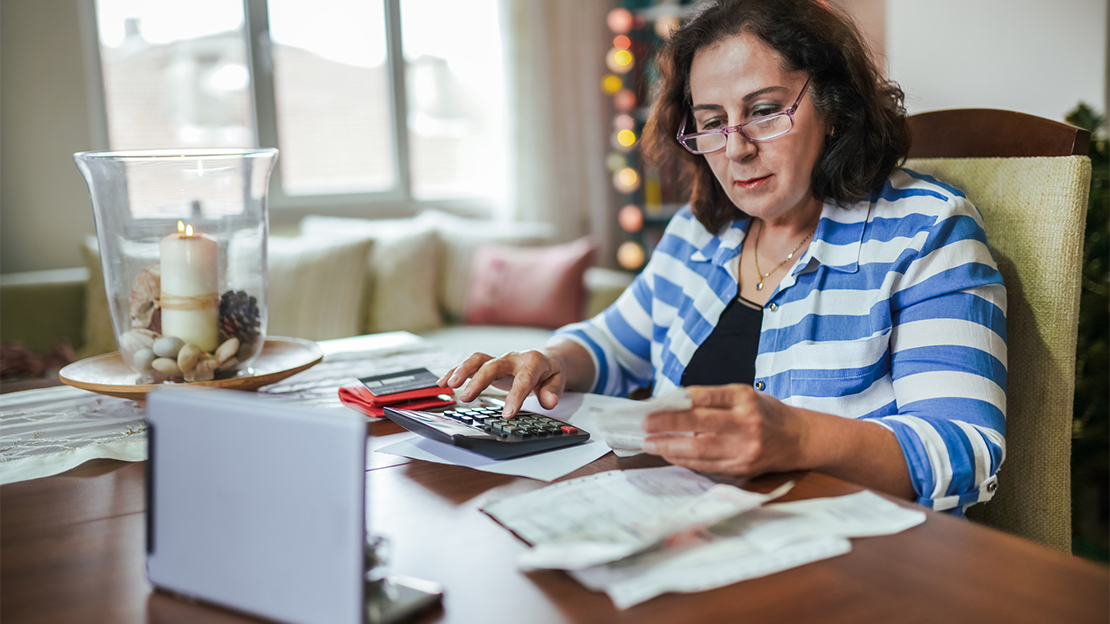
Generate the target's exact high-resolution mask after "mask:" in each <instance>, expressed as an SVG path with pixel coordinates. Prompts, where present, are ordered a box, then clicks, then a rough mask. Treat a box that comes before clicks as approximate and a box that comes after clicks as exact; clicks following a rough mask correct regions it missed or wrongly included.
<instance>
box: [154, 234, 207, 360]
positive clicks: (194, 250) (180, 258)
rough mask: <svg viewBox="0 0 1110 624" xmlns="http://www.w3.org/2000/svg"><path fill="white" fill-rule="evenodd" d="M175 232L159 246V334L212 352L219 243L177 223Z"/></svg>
mask: <svg viewBox="0 0 1110 624" xmlns="http://www.w3.org/2000/svg"><path fill="white" fill-rule="evenodd" d="M177 229H178V232H177V233H176V234H170V235H169V236H167V237H165V238H163V239H162V244H161V255H162V302H161V303H162V335H163V336H177V337H178V338H180V339H182V340H184V341H185V343H186V344H194V345H196V346H198V347H200V349H201V350H202V351H208V352H212V351H214V350H215V349H216V347H218V346H219V328H218V322H219V314H220V295H219V291H218V289H219V283H218V280H219V272H218V267H219V264H218V253H219V244H218V243H216V241H215V240H214V239H213V238H212V237H211V236H206V235H204V234H194V233H193V228H192V226H185V225H184V224H182V223H181V222H180V221H178V222H177ZM182 230H184V231H182Z"/></svg>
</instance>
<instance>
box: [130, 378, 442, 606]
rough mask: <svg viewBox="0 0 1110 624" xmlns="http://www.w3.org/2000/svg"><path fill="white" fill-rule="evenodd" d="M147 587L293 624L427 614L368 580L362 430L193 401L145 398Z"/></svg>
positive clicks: (264, 402) (326, 417)
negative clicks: (147, 451) (148, 584)
mask: <svg viewBox="0 0 1110 624" xmlns="http://www.w3.org/2000/svg"><path fill="white" fill-rule="evenodd" d="M147 420H148V432H147V433H148V437H149V449H150V451H149V460H148V462H147V481H146V482H147V488H148V491H147V576H148V578H149V579H150V582H151V584H153V585H154V586H155V587H157V588H159V589H161V590H164V591H167V592H170V593H173V594H177V595H180V596H182V597H185V598H187V599H190V600H199V601H203V602H208V603H212V604H215V605H219V606H222V607H225V608H229V609H232V610H235V611H241V612H245V613H248V614H251V615H255V616H261V617H264V618H268V619H272V620H276V621H279V622H289V623H296V624H302V623H304V624H316V623H320V624H323V623H328V624H333V623H339V624H366V623H368V622H370V623H378V622H393V621H398V620H400V619H403V618H405V617H407V616H409V615H413V614H415V613H417V612H419V611H422V610H424V609H426V608H430V607H433V606H435V605H437V604H439V602H440V599H441V596H442V591H441V590H440V589H439V587H438V586H437V585H435V584H433V583H427V582H425V581H419V580H417V579H404V578H390V579H388V580H386V581H382V582H371V581H368V580H367V576H366V573H367V572H368V570H367V569H366V568H367V561H370V560H373V557H372V556H368V555H369V554H368V552H367V547H366V544H367V529H366V509H367V507H366V420H365V418H364V417H363V416H362V415H360V414H356V413H354V412H351V413H343V412H315V411H310V410H306V409H303V408H298V407H295V406H292V405H289V404H287V403H282V402H280V401H278V400H274V399H272V398H267V397H264V396H263V395H254V394H248V393H244V392H237V391H232V390H217V389H212V388H198V387H173V388H165V389H162V388H159V389H155V390H154V391H152V392H150V393H149V394H148V395H147Z"/></svg>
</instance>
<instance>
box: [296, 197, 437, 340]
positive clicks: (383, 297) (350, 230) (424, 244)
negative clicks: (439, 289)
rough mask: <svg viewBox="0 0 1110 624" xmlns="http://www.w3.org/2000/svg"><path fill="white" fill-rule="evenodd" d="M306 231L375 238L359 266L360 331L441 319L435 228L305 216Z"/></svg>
mask: <svg viewBox="0 0 1110 624" xmlns="http://www.w3.org/2000/svg"><path fill="white" fill-rule="evenodd" d="M301 232H302V233H304V234H305V235H307V236H343V235H346V236H355V235H357V236H360V237H365V238H368V239H371V240H373V241H374V247H373V250H372V252H371V253H370V256H369V260H368V262H367V263H366V265H364V273H365V288H366V292H367V295H368V300H367V302H366V305H365V307H364V309H365V316H364V318H363V322H364V328H365V331H367V332H370V333H374V332H384V331H398V330H405V331H411V332H421V331H425V330H429V329H434V328H436V327H439V326H440V325H442V324H443V319H442V317H441V316H440V313H439V305H438V304H437V303H436V290H435V286H436V269H437V267H438V264H439V257H440V245H439V240H438V238H437V236H436V232H435V230H434V229H432V228H431V227H429V226H428V225H427V224H425V223H421V222H418V221H416V220H415V219H382V220H371V219H345V218H338V217H322V216H309V217H305V218H304V219H303V220H301Z"/></svg>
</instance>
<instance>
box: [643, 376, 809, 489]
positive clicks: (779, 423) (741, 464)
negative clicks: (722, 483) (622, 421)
mask: <svg viewBox="0 0 1110 624" xmlns="http://www.w3.org/2000/svg"><path fill="white" fill-rule="evenodd" d="M687 391H688V392H689V393H690V399H691V400H692V402H693V407H692V408H691V409H686V410H677V411H668V412H658V413H655V414H651V415H650V416H648V417H647V419H645V421H644V431H645V432H647V433H648V437H647V440H646V441H645V443H644V450H645V451H647V452H648V453H650V454H652V455H659V456H661V457H662V458H663V459H666V460H667V461H669V462H670V463H672V464H674V465H677V466H684V467H686V468H689V469H691V470H698V471H702V472H714V473H722V474H729V475H736V476H741V477H754V476H757V475H761V474H764V473H767V472H782V471H786V470H796V469H799V468H803V467H806V466H804V464H805V459H804V458H803V455H804V449H805V448H806V443H807V438H808V431H809V428H808V426H807V425H808V423H807V422H806V419H805V418H804V416H803V415H802V414H801V413H800V412H799V411H798V410H795V409H794V408H792V407H790V406H788V405H786V404H784V403H782V402H781V401H779V400H778V399H776V398H774V397H772V396H770V395H768V394H766V393H763V392H757V391H756V390H755V389H754V388H752V387H751V386H747V385H742V384H733V385H729V386H702V387H690V388H687ZM667 433H692V434H693V435H692V436H690V435H686V436H668V435H665V434H667Z"/></svg>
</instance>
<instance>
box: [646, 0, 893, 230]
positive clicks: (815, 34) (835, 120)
mask: <svg viewBox="0 0 1110 624" xmlns="http://www.w3.org/2000/svg"><path fill="white" fill-rule="evenodd" d="M743 33H749V34H752V35H755V36H756V37H759V38H760V39H761V40H762V41H763V42H764V43H766V44H767V45H768V46H770V47H771V49H773V50H775V51H776V52H777V53H778V56H779V58H780V59H781V60H782V63H783V69H784V70H785V71H791V72H793V71H803V72H805V73H807V74H808V75H809V76H810V77H811V78H812V79H813V82H812V84H810V87H809V94H810V99H811V101H812V102H813V105H814V107H815V108H816V109H817V111H818V113H819V114H820V115H821V116H822V117H823V118H824V119H825V121H826V123H828V124H829V125H830V126H831V127H833V128H835V133H834V134H832V135H831V136H829V137H827V138H826V140H825V146H824V149H823V150H822V152H821V156H820V157H819V158H818V160H817V164H816V166H815V167H814V169H813V178H812V183H811V186H812V190H813V195H814V196H815V197H816V198H818V199H820V200H821V201H832V202H834V203H836V204H837V205H839V206H848V205H851V204H853V203H855V202H858V201H860V200H861V199H863V198H864V197H867V196H868V195H870V193H871V192H872V190H873V189H875V188H876V187H877V186H878V185H880V184H882V183H883V182H885V181H886V179H887V178H889V177H890V175H891V174H892V173H893V172H894V169H895V168H896V167H897V166H899V165H900V164H901V163H902V162H903V161H904V160H905V158H906V153H907V151H908V150H909V146H910V131H909V126H908V125H907V123H906V110H905V107H904V106H903V94H902V90H901V89H900V88H899V87H898V85H897V84H895V83H893V82H890V81H888V80H886V78H885V77H884V76H883V73H882V72H881V71H880V70H879V69H878V68H877V67H876V64H875V61H874V59H873V57H872V55H871V52H870V49H869V48H868V46H867V44H866V43H864V40H863V37H862V35H861V34H860V32H859V29H858V28H857V27H856V25H855V23H854V22H853V21H852V19H851V18H849V17H847V16H846V15H844V14H843V13H841V12H840V11H839V10H837V9H835V8H833V7H831V6H830V5H829V3H827V2H824V1H821V0H718V1H717V2H715V3H713V4H712V5H710V6H709V7H708V8H707V9H705V10H704V11H702V12H700V13H698V14H697V15H696V16H694V17H693V18H692V19H690V21H689V22H687V23H686V24H685V25H683V26H682V28H680V29H678V30H677V31H675V32H674V33H672V35H671V38H670V39H669V40H668V41H667V42H666V43H665V44H664V45H663V46H662V48H661V49H660V50H659V53H658V55H657V56H656V65H657V67H658V71H659V74H660V77H661V80H660V83H659V91H658V94H657V96H656V100H655V104H654V105H653V107H652V113H651V118H650V119H649V120H648V123H647V126H646V127H645V129H644V143H643V149H644V153H645V155H646V156H647V157H648V159H649V160H651V161H653V162H655V163H657V164H659V165H660V166H673V165H674V164H675V163H681V166H682V167H683V168H684V170H685V171H686V172H687V174H692V175H686V176H684V177H685V178H686V179H688V180H690V182H689V183H690V185H691V186H690V202H691V205H692V207H693V211H694V215H695V216H697V218H698V220H699V221H701V223H702V225H704V226H705V227H706V228H707V229H708V230H709V231H710V232H720V231H721V230H722V229H723V228H724V227H725V226H726V225H727V224H728V223H730V222H731V221H732V220H733V219H735V218H736V211H737V208H736V205H735V204H733V203H732V201H731V200H730V199H729V198H728V195H727V194H726V193H725V191H724V189H723V188H722V187H721V185H720V183H719V182H718V181H717V179H716V177H715V176H714V175H713V171H712V170H711V169H710V167H709V164H708V163H707V162H706V160H705V158H704V157H702V156H695V155H694V154H691V153H689V152H687V151H686V150H685V149H683V148H682V146H681V145H679V144H678V142H677V141H676V140H675V135H676V134H677V133H678V129H679V126H680V125H681V124H682V122H683V120H684V119H686V118H687V115H689V114H690V107H691V100H690V65H691V63H692V62H693V60H694V55H695V53H697V51H698V50H700V49H702V48H705V47H707V46H711V45H713V44H715V43H718V42H721V41H723V40H725V39H728V38H730V37H733V36H735V35H739V34H743Z"/></svg>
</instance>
